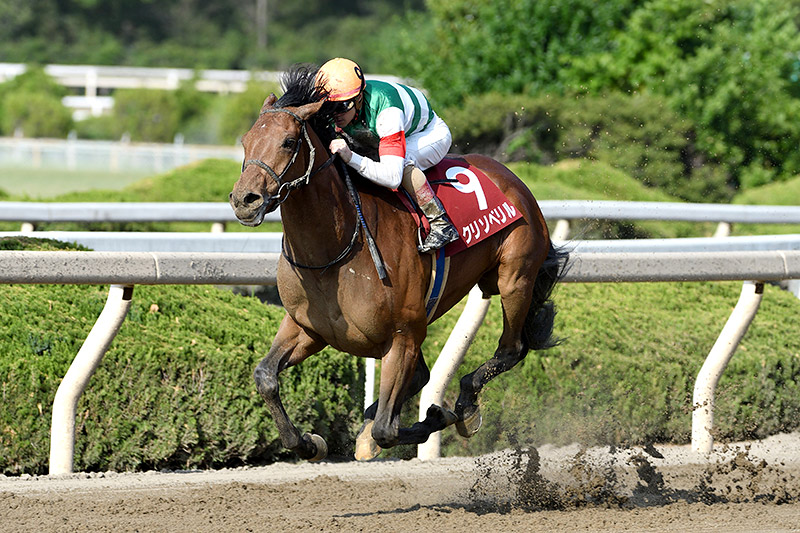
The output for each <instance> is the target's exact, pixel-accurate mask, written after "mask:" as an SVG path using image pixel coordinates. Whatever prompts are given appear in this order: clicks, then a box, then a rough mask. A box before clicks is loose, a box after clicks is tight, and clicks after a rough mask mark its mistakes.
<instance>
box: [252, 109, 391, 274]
mask: <svg viewBox="0 0 800 533" xmlns="http://www.w3.org/2000/svg"><path fill="white" fill-rule="evenodd" d="M266 113H286V114H287V115H289V116H291V117H292V118H294V119H295V120H296V121H297V122H299V123H300V131H301V132H302V134H303V138H305V140H306V143H307V144H308V149H309V154H308V168H307V169H306V171H305V173H304V174H303V175H302V176H300V177H299V178H297V179H294V180H292V181H290V182H287V183H283V177H284V176H285V175H286V172H288V171H289V169H290V168H291V167H292V165H294V162H295V160H296V159H297V155H298V154H299V153H300V147H301V146H300V145H301V142H300V141H301V139H298V142H297V144H296V145H295V149H294V153H293V154H292V158H291V160H289V163H288V164H287V165H286V167H285V168H284V169H283V172H281V173H280V174H278V173H277V172H275V170H274V169H273V168H272V167H270V166H269V165H268V164H266V163H264V162H263V161H261V160H260V159H248V160H246V161H245V162H244V163H242V172H244V169H246V168H247V167H248V166H250V165H256V166H257V167H260V168H262V169H264V170H265V171H266V172H267V174H268V175H269V177H271V178H272V179H273V180H274V181H275V183H277V184H278V191H277V192H276V193H275V194H274V195H271V196H269V198H268V199H267V200H269V201H271V200H273V199H276V200H277V204H276V205H280V204H282V203H283V202H285V201H286V200H287V199H288V198H289V193H291V192H292V191H293V190H295V189H299V188H300V187H302V186H304V185H308V183H309V181H310V180H311V177H312V176H314V175H315V174H317V173H318V172H320V171H322V170H324V169H325V168H327V167H329V166H330V165H331V163H333V161H334V159H336V154H331V156H330V157H329V158H328V160H327V161H325V162H324V163H323V164H322V165H320V166H319V167H318V168H317V169H316V170H313V166H314V157H315V155H316V149H315V148H314V144H313V143H312V142H311V138H310V137H309V135H308V128H307V127H306V121H305V120H304V119H302V118H300V116H298V115H297V114H296V113H293V112H292V111H289V110H288V109H282V108H277V109H265V110H264V111H262V112H261V113H260V114H259V117H260V116H262V115H264V114H266ZM343 170H344V177H345V183H346V184H347V190H348V192H349V193H350V199H351V200H352V202H353V205H354V206H355V208H356V213H357V215H358V217H357V220H356V225H355V229H354V230H353V235H352V237H350V242H349V243H348V244H347V246H346V247H345V248H344V250H342V251H341V253H340V254H339V255H338V256H336V258H335V259H334V260H332V261H330V262H328V263H327V264H324V265H304V264H301V263H298V262H297V261H295V260H294V259H292V258H290V257H289V254H288V253H286V246H285V244H284V242H283V239H282V240H281V254H282V255H283V257H284V258H285V259H286V261H287V262H288V263H289V264H290V265H292V266H294V267H298V268H306V269H311V270H323V269H326V268H329V267H331V266H333V265H335V264H336V263H339V262H340V261H342V260H344V258H345V257H347V256H348V255H349V254H350V252H351V251H352V250H353V247H354V246H355V244H356V241H357V240H358V235H359V233H360V228H361V227H362V226H363V228H364V235H365V237H366V241H367V247H368V249H369V252H370V255H371V256H372V261H373V263H375V269H376V270H377V271H378V277H379V278H380V279H385V278H386V276H387V274H386V267H385V266H384V264H383V259H381V257H380V253H379V252H378V247H377V246H376V245H375V240H374V239H373V237H372V234H371V233H370V231H369V228H368V227H367V222H366V220H364V215H363V214H362V212H361V198H360V196H359V194H358V190H356V188H355V187H354V186H353V182H352V180H351V179H350V174H349V173H348V172H347V169H346V168H344V167H343ZM284 190H285V191H286V196H284V197H283V199H281V193H282V192H283V191H284Z"/></svg>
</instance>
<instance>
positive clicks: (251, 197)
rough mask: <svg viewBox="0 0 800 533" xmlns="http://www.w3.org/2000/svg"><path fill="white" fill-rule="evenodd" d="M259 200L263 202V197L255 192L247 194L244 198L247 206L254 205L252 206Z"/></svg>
mask: <svg viewBox="0 0 800 533" xmlns="http://www.w3.org/2000/svg"><path fill="white" fill-rule="evenodd" d="M259 200H261V195H260V194H256V193H254V192H249V193H247V194H245V196H244V203H245V205H252V204H254V203H256V202H258V201H259Z"/></svg>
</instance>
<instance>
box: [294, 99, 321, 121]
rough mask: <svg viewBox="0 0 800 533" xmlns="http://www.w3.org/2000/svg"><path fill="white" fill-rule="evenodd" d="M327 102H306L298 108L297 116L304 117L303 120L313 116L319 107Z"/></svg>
mask: <svg viewBox="0 0 800 533" xmlns="http://www.w3.org/2000/svg"><path fill="white" fill-rule="evenodd" d="M324 103H325V100H320V101H319V102H312V103H310V104H306V105H304V106H301V107H298V108H297V111H296V113H297V116H298V117H300V118H302V119H303V120H307V119H308V117H310V116H313V115H314V114H315V113H316V112H317V111H319V108H320V107H322V104H324Z"/></svg>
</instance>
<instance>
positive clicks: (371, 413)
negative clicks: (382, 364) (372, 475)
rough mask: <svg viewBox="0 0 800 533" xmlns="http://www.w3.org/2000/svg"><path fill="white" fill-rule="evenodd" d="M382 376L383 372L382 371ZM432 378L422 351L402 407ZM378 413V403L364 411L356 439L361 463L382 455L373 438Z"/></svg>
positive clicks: (356, 455)
mask: <svg viewBox="0 0 800 533" xmlns="http://www.w3.org/2000/svg"><path fill="white" fill-rule="evenodd" d="M381 374H383V372H382V371H381ZM430 378H431V373H430V371H429V370H428V366H427V365H426V364H425V359H424V358H423V357H422V351H419V353H418V354H417V367H416V369H415V370H414V376H413V377H412V378H411V385H410V386H409V390H408V392H407V393H406V395H405V398H403V400H402V402H401V405H402V404H404V403H405V402H407V401H408V400H409V399H410V398H413V397H414V396H415V395H416V394H417V393H419V391H421V390H422V388H423V387H424V386H425V385H427V384H428V381H429V380H430ZM377 412H378V401H377V400H376V401H375V402H373V403H372V405H370V406H369V407H367V408H366V409H365V410H364V424H363V425H362V426H361V429H360V430H359V431H358V437H357V438H356V453H355V457H356V459H357V460H359V461H368V460H370V459H373V458H375V457H377V456H378V454H379V453H381V447H380V446H379V445H378V443H377V441H376V440H375V439H374V438H373V437H372V426H373V425H374V424H375V416H376V414H377Z"/></svg>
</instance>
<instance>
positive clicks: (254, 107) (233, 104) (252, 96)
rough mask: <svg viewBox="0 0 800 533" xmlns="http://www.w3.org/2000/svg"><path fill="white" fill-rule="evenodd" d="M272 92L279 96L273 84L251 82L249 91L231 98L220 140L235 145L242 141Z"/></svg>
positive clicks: (227, 105) (224, 117) (223, 121)
mask: <svg viewBox="0 0 800 533" xmlns="http://www.w3.org/2000/svg"><path fill="white" fill-rule="evenodd" d="M272 92H274V93H276V94H279V92H278V88H277V87H276V86H275V85H273V84H266V83H256V82H251V83H249V84H248V85H247V90H245V91H244V92H242V93H238V94H235V95H232V96H230V97H229V98H228V101H227V103H226V105H225V111H224V114H223V115H222V117H221V121H220V126H219V131H220V140H221V141H222V142H223V143H224V144H229V143H230V144H233V143H234V142H236V141H237V140H238V139H240V138H241V136H242V135H244V134H245V133H246V132H247V130H249V129H250V127H251V126H252V125H253V123H254V122H255V121H256V119H257V118H258V112H259V111H260V110H261V106H262V105H263V103H264V100H266V99H267V97H268V96H269V94H270V93H272Z"/></svg>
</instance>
